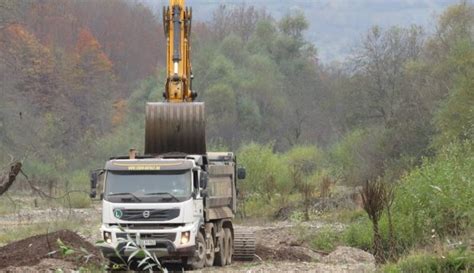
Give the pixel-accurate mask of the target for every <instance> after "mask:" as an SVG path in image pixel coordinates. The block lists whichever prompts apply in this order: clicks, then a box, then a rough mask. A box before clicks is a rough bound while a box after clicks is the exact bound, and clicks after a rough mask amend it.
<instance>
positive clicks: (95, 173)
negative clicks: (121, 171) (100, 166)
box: [89, 170, 104, 198]
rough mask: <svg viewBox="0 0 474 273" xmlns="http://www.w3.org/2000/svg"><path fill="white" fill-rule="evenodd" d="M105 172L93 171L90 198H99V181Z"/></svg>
mask: <svg viewBox="0 0 474 273" xmlns="http://www.w3.org/2000/svg"><path fill="white" fill-rule="evenodd" d="M103 172H104V170H94V171H91V174H90V182H91V192H90V194H89V196H90V198H96V197H97V181H98V180H99V175H101V174H102V173H103Z"/></svg>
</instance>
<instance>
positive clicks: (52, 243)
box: [0, 230, 101, 271]
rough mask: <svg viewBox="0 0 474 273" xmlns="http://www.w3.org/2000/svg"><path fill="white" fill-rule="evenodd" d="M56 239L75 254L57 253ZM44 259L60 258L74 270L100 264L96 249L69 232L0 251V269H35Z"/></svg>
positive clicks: (34, 239) (38, 238) (12, 244)
mask: <svg viewBox="0 0 474 273" xmlns="http://www.w3.org/2000/svg"><path fill="white" fill-rule="evenodd" d="M58 239H60V240H61V241H62V242H63V243H64V244H65V245H67V246H68V247H70V248H71V250H74V252H75V253H72V254H70V255H68V256H63V253H62V252H61V251H60V250H59V248H60V247H59V244H58ZM43 259H61V260H64V261H66V262H71V263H73V264H74V265H75V266H76V267H80V266H82V265H85V264H88V263H91V264H95V265H99V264H100V263H101V258H100V253H99V251H98V249H97V248H96V247H95V246H94V245H92V244H91V243H89V242H88V241H86V240H84V239H83V238H82V237H80V236H79V235H77V234H76V233H74V232H72V231H69V230H60V231H56V232H53V233H49V234H43V235H36V236H33V237H29V238H26V239H23V240H20V241H16V242H13V243H10V244H8V245H6V246H3V247H1V248H0V269H5V270H6V271H11V270H13V269H14V268H15V267H19V266H35V265H37V264H39V263H40V262H41V261H42V260H43Z"/></svg>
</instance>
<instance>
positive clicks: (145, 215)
mask: <svg viewBox="0 0 474 273" xmlns="http://www.w3.org/2000/svg"><path fill="white" fill-rule="evenodd" d="M143 218H145V219H147V218H150V211H149V210H145V211H144V212H143Z"/></svg>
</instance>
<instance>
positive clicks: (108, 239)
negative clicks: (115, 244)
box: [104, 231, 112, 244]
mask: <svg viewBox="0 0 474 273" xmlns="http://www.w3.org/2000/svg"><path fill="white" fill-rule="evenodd" d="M104 241H105V242H106V243H108V244H110V243H112V233H110V232H108V231H104Z"/></svg>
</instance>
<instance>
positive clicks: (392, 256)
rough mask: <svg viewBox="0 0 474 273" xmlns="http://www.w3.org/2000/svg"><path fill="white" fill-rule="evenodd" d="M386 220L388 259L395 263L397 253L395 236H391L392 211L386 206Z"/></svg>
mask: <svg viewBox="0 0 474 273" xmlns="http://www.w3.org/2000/svg"><path fill="white" fill-rule="evenodd" d="M387 218H388V243H389V259H390V260H392V261H395V260H396V258H397V253H396V251H395V236H394V234H393V222H392V211H391V209H390V207H389V206H387Z"/></svg>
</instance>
